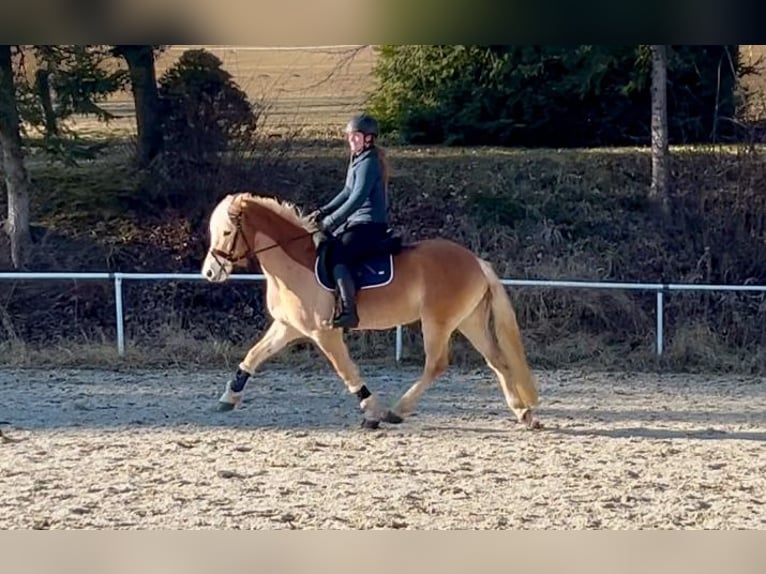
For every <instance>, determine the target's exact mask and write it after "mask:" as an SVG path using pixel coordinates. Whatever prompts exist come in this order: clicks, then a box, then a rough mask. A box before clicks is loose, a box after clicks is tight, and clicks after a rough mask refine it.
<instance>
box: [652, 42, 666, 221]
mask: <svg viewBox="0 0 766 574" xmlns="http://www.w3.org/2000/svg"><path fill="white" fill-rule="evenodd" d="M651 51H652V88H651V93H652V185H651V189H650V192H649V195H650V197H651V198H652V199H653V200H654V201H657V202H658V203H659V204H660V206H661V208H662V211H663V212H664V213H665V214H666V215H669V213H670V157H669V154H670V152H669V150H668V98H667V83H668V51H667V46H664V45H652V46H651Z"/></svg>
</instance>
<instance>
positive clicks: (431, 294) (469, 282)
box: [202, 193, 541, 428]
mask: <svg viewBox="0 0 766 574" xmlns="http://www.w3.org/2000/svg"><path fill="white" fill-rule="evenodd" d="M315 231H316V228H315V227H314V224H313V223H311V222H309V221H308V220H307V219H306V218H305V217H304V216H303V215H302V214H301V213H300V212H299V211H298V210H297V209H296V208H295V207H294V206H292V205H290V204H288V203H285V202H280V201H278V200H275V199H272V198H268V197H259V196H253V195H250V194H244V193H240V194H236V195H228V196H226V197H225V198H223V199H222V200H221V201H220V202H219V204H218V205H217V206H216V207H215V209H214V210H213V213H212V215H211V217H210V248H209V251H208V253H207V256H206V257H205V261H204V263H203V264H202V275H203V276H204V277H205V279H207V280H208V281H211V282H222V281H226V280H227V279H228V278H229V276H230V275H231V273H232V271H233V269H234V267H237V266H245V265H247V264H248V263H249V262H250V261H251V258H252V257H253V256H255V257H257V259H258V262H259V263H260V266H261V270H262V272H263V275H264V276H265V277H266V304H267V307H268V310H269V313H270V315H271V316H272V318H273V322H272V323H271V325H270V326H269V328H268V329H267V331H266V333H265V334H264V335H263V337H262V338H261V339H260V340H259V341H258V342H257V343H256V344H255V345H254V346H253V347H252V348H251V349H250V350H249V352H248V353H247V355H246V356H245V358H244V359H243V360H242V362H241V363H240V364H239V368H238V370H237V374H236V376H235V377H234V378H233V379H232V380H230V381H228V382H227V383H226V389H225V391H224V393H223V395H222V396H221V398H220V400H219V410H230V409H233V408H236V407H238V406H239V405H240V403H241V400H242V394H243V391H244V387H245V383H246V382H247V379H248V377H250V376H251V375H252V374H253V373H254V372H255V370H256V368H257V367H258V366H259V365H260V364H261V363H263V361H265V360H266V359H268V358H269V357H271V356H273V355H274V354H275V353H277V352H279V351H280V350H282V349H283V348H285V347H286V346H287V345H288V344H290V343H293V342H295V341H297V340H299V339H306V338H308V339H311V340H312V341H313V342H314V343H315V344H316V345H317V347H318V348H319V349H320V350H321V351H322V352H323V353H324V354H325V355H326V356H327V358H328V359H329V361H330V363H332V365H333V367H334V368H335V370H336V371H337V373H338V375H339V376H340V378H341V379H343V381H344V382H345V383H346V387H347V389H348V391H349V392H351V393H355V394H356V395H357V397H358V398H359V401H360V407H361V409H362V411H363V412H364V419H363V421H362V425H363V426H365V427H369V428H376V427H377V426H378V424H379V422H380V421H384V422H390V423H400V422H402V421H403V420H404V418H405V417H407V416H408V415H410V414H412V413H413V412H414V410H415V408H416V405H417V402H418V400H419V399H420V397H421V395H422V394H423V392H424V391H425V390H426V389H427V388H428V387H429V386H430V385H431V383H433V382H434V380H435V379H436V378H437V377H438V376H439V375H440V374H442V373H443V372H444V371H445V370H446V369H447V364H448V359H449V339H450V336H451V334H452V332H453V331H454V330H456V329H457V330H458V331H460V332H461V333H462V334H463V335H464V336H465V337H466V338H467V339H468V340H469V341H470V342H471V343H472V344H473V346H474V347H475V348H476V349H477V350H478V351H479V352H480V353H481V354H482V355H483V356H484V359H485V360H486V362H487V364H488V365H489V367H490V368H491V369H492V370H493V371H494V372H495V374H496V375H497V378H498V380H499V383H500V388H501V389H502V391H503V394H504V396H505V400H506V402H507V404H508V406H509V407H510V409H511V411H512V412H513V413H514V414H515V415H516V417H517V419H518V421H519V422H522V423H524V424H525V425H526V426H527V427H529V428H539V427H540V426H541V425H540V424H539V423H538V422H537V421H536V420H535V419H534V417H533V415H532V407H534V406H535V405H536V404H537V400H538V398H537V389H536V385H535V379H534V377H533V375H532V373H531V372H530V370H529V367H528V365H527V361H526V357H525V353H524V347H523V345H522V340H521V334H520V332H519V328H518V324H517V322H516V315H515V313H514V311H513V307H512V306H511V302H510V299H509V297H508V294H507V293H506V291H505V288H504V287H503V285H502V283H500V281H499V280H498V278H497V275H496V274H495V272H494V271H493V270H492V267H491V265H490V264H489V263H488V262H486V261H484V260H482V259H479V258H478V257H476V256H475V255H474V254H473V253H472V252H471V251H469V250H468V249H466V248H464V247H462V246H461V245H458V244H457V243H454V242H452V241H448V240H446V239H428V240H424V241H419V242H416V243H413V244H411V245H408V246H407V247H405V248H404V249H403V250H402V251H401V252H400V253H398V254H397V255H396V256H395V257H394V268H395V274H394V278H393V280H392V281H391V282H390V283H389V284H388V285H385V286H382V287H378V288H375V289H361V290H359V291H358V293H357V311H358V315H359V325H358V326H357V327H356V328H355V330H371V329H391V328H393V327H396V326H397V325H406V324H409V323H414V322H416V321H418V320H420V322H421V329H422V333H423V347H424V350H425V366H424V368H423V372H422V375H421V377H420V379H419V380H418V381H416V382H415V383H414V384H413V385H412V386H411V387H410V388H409V389H408V390H407V392H406V393H404V395H402V397H401V398H400V399H399V401H398V402H397V403H396V404H395V405H394V406H393V407H392V408H391V409H386V408H384V407H383V406H382V405H381V404H380V401H379V400H378V399H377V397H376V395H375V394H374V393H371V392H370V391H369V390H368V388H367V386H366V385H365V383H364V381H363V380H362V378H361V376H360V374H359V369H358V367H357V366H356V364H355V363H354V362H353V361H352V359H351V357H350V356H349V352H348V348H347V347H346V344H345V342H344V339H343V330H342V329H338V328H335V329H334V328H332V327H330V326H329V325H330V323H331V319H332V315H333V312H334V306H335V299H334V295H333V293H332V292H330V291H328V290H327V289H325V288H322V286H321V285H320V284H319V282H318V280H317V278H316V277H315V260H316V257H317V251H316V249H315V247H314V242H313V241H312V237H311V236H312V233H313V232H315Z"/></svg>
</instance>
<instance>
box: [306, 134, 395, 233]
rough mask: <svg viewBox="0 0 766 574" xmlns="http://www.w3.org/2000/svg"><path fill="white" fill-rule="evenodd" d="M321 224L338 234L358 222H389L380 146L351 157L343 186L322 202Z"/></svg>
mask: <svg viewBox="0 0 766 574" xmlns="http://www.w3.org/2000/svg"><path fill="white" fill-rule="evenodd" d="M320 209H321V212H322V213H323V214H326V215H325V216H324V218H323V219H322V226H323V227H324V228H325V229H327V230H328V231H330V232H332V233H334V234H338V233H341V232H343V231H344V230H346V229H348V228H349V227H351V226H353V225H356V224H358V223H370V222H372V223H385V224H387V223H388V205H387V202H386V191H385V186H384V183H383V173H382V170H381V167H380V161H379V159H378V150H377V148H376V147H374V146H373V147H371V148H368V149H366V150H364V151H363V152H361V153H360V154H359V155H357V156H356V157H353V158H351V161H350V162H349V165H348V172H347V173H346V184H345V186H344V187H343V189H342V190H341V191H340V192H339V193H338V194H337V195H336V196H335V197H334V198H332V199H331V200H330V201H329V202H328V203H327V204H325V205H323V206H322V207H321V208H320Z"/></svg>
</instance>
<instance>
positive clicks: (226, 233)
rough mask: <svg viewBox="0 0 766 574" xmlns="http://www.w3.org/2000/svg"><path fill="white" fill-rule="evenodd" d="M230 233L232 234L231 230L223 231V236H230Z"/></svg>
mask: <svg viewBox="0 0 766 574" xmlns="http://www.w3.org/2000/svg"><path fill="white" fill-rule="evenodd" d="M229 235H231V231H224V232H223V236H224V237H228V236H229Z"/></svg>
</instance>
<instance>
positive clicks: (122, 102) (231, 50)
mask: <svg viewBox="0 0 766 574" xmlns="http://www.w3.org/2000/svg"><path fill="white" fill-rule="evenodd" d="M193 48H204V49H205V50H207V51H209V52H211V53H213V54H215V55H216V56H217V57H218V58H219V59H220V60H221V62H222V63H223V68H224V69H225V70H226V71H228V72H229V73H230V74H232V76H233V77H234V80H235V81H236V82H237V84H238V85H239V86H240V88H242V90H244V91H245V92H246V93H247V95H248V97H249V98H250V100H251V101H252V102H256V103H259V104H261V105H263V106H265V107H266V114H265V119H266V121H265V123H264V128H265V129H266V130H267V131H268V132H270V133H277V134H279V133H282V132H284V131H286V130H287V129H293V130H294V129H296V128H299V129H302V130H304V131H306V132H308V133H310V134H314V135H316V134H319V135H321V134H328V135H329V134H332V133H334V132H337V130H339V129H340V127H342V124H343V123H345V121H346V120H347V119H348V117H349V116H350V115H352V114H354V113H355V112H357V111H358V110H359V109H360V107H361V106H362V104H363V102H364V100H365V97H366V95H367V94H368V93H369V92H370V91H371V90H373V89H374V87H375V83H374V79H373V76H372V70H373V66H374V63H375V57H376V54H375V50H374V48H373V47H372V46H317V47H298V48H289V47H258V46H213V45H205V46H202V45H200V46H187V45H183V46H171V47H169V48H168V49H167V50H166V51H165V52H163V53H162V54H161V55H160V57H159V58H158V60H157V77H158V78H160V77H161V76H162V74H163V73H164V72H165V71H166V70H167V69H168V68H169V67H170V66H172V65H173V64H174V63H175V62H177V61H178V58H179V57H180V56H181V54H182V53H183V52H184V51H185V50H188V49H193ZM104 107H106V108H107V109H108V110H109V111H110V112H112V113H113V114H115V115H117V116H118V117H119V119H118V120H117V121H114V122H111V124H110V126H109V129H110V131H111V132H112V133H120V132H122V133H125V132H127V133H133V132H135V120H134V116H133V99H132V96H131V94H130V93H129V92H122V93H119V94H116V95H115V96H114V97H113V98H112V99H110V101H109V102H107V104H106V105H105V106H104ZM73 125H74V126H76V128H77V129H78V131H83V132H93V131H100V132H102V131H103V130H104V126H103V124H99V123H98V122H97V121H95V120H93V119H91V118H78V119H77V120H76V121H75V123H74V124H73Z"/></svg>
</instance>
